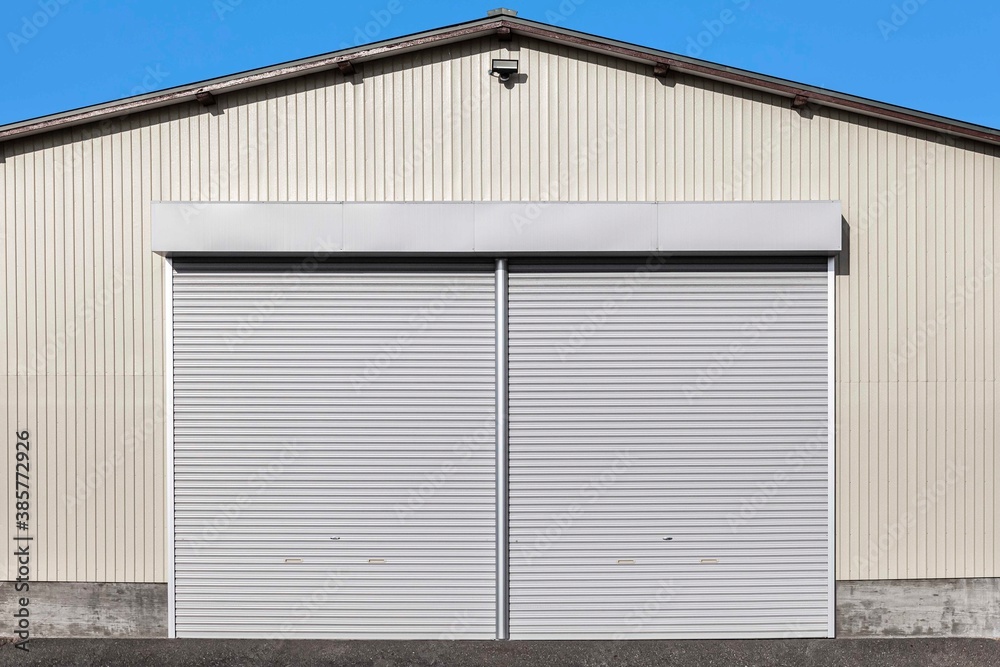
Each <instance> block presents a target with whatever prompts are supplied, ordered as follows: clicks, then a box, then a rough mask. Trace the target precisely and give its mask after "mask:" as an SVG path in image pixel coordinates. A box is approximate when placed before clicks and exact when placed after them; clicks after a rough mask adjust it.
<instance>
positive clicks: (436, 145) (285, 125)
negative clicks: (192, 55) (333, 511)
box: [0, 38, 1000, 581]
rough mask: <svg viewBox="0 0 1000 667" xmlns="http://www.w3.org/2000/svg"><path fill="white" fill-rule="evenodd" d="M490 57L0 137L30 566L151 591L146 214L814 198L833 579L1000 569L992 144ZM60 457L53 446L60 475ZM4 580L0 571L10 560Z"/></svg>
mask: <svg viewBox="0 0 1000 667" xmlns="http://www.w3.org/2000/svg"><path fill="white" fill-rule="evenodd" d="M510 47H511V48H516V49H517V51H516V52H515V51H508V48H507V47H505V46H503V45H501V44H500V43H499V42H497V41H496V40H492V39H486V40H477V41H472V42H466V43H463V44H455V45H451V46H448V47H444V48H438V49H431V50H427V51H423V52H416V53H412V54H409V55H406V56H403V57H398V58H391V59H386V60H383V61H378V62H373V63H365V64H364V65H363V66H362V73H361V75H359V76H358V77H357V78H356V80H355V81H352V82H344V81H343V80H342V79H341V78H340V75H339V74H332V75H329V76H326V75H318V76H310V77H306V78H303V79H299V80H295V81H288V82H285V83H280V84H275V85H269V86H264V87H261V88H255V89H248V90H245V91H241V92H239V93H236V94H232V95H223V96H220V97H219V104H218V107H217V108H216V109H215V111H216V112H221V113H218V114H216V113H211V112H209V111H208V110H206V109H204V108H202V107H201V106H199V105H196V104H191V105H189V106H178V107H173V108H170V109H164V110H158V111H153V112H149V113H142V114H137V115H133V116H130V117H128V118H126V119H124V120H120V121H115V122H113V123H110V124H108V125H101V124H95V125H90V126H81V127H78V128H74V129H72V130H71V131H60V132H53V133H50V134H45V135H39V136H35V137H29V138H26V139H21V140H14V141H8V142H4V143H3V144H0V150H3V151H4V155H5V156H6V160H5V162H2V163H0V184H2V185H0V187H2V188H3V192H2V194H0V215H3V220H4V237H3V245H4V249H3V256H4V257H5V258H6V261H5V262H4V266H3V268H2V269H0V274H2V275H3V276H4V280H5V287H4V295H5V298H6V300H5V312H4V316H3V317H4V319H5V320H6V328H5V329H3V330H2V335H3V340H2V342H0V355H3V359H2V360H0V368H5V371H6V376H7V382H8V396H9V398H8V418H7V419H8V432H10V430H11V429H12V428H28V429H31V430H33V431H35V432H37V433H39V434H42V433H43V432H44V433H46V435H45V439H43V440H39V453H38V458H37V459H36V463H37V471H38V473H37V475H38V477H37V478H36V481H38V483H39V490H41V489H42V486H41V484H42V480H44V485H45V486H44V488H45V492H44V494H42V496H41V497H40V498H39V499H38V504H37V505H36V507H35V510H36V512H37V515H36V519H37V526H39V527H44V528H43V529H42V530H41V531H40V532H39V535H38V541H37V542H36V547H37V549H38V555H39V556H38V557H39V560H38V561H37V562H36V563H35V565H36V567H37V570H36V575H37V576H38V577H39V578H41V579H48V580H64V581H132V580H134V581H163V580H164V578H165V576H166V573H165V568H164V564H165V560H164V559H165V555H166V549H165V546H164V544H165V542H164V540H165V535H166V532H165V512H164V495H163V494H164V486H163V480H164V468H163V464H164V450H163V438H164V423H163V391H164V390H163V386H164V384H163V383H164V380H163V359H164V357H163V355H164V347H163V336H162V333H163V327H162V317H163V298H162V294H163V286H162V282H161V281H162V275H163V272H162V268H163V267H162V264H161V262H162V260H161V259H160V258H159V257H156V256H154V255H153V254H152V253H151V252H150V250H149V224H150V211H149V202H150V201H153V200H169V201H189V200H195V201H209V200H214V201H253V200H261V201H290V200H322V201H340V200H351V201H412V200H420V201H431V200H434V201H444V200H525V199H534V200H550V199H551V200H562V201H583V200H612V201H654V200H661V201H682V200H718V201H728V200H792V199H812V198H818V199H840V200H843V202H844V217H845V220H846V222H847V225H848V249H847V251H846V252H845V253H844V254H843V256H842V258H841V263H840V269H839V271H840V274H839V275H838V278H837V297H838V304H837V306H838V308H837V313H838V317H837V332H838V336H837V387H838V399H839V400H838V402H837V405H838V416H837V418H838V426H839V428H838V430H837V432H838V433H839V436H838V437H839V438H840V442H839V445H840V446H839V447H838V448H837V452H838V454H837V457H838V461H837V463H838V471H839V475H838V477H837V480H838V481H837V485H838V488H837V492H838V493H837V512H838V517H837V518H838V522H837V525H838V527H839V530H838V559H837V568H838V571H837V575H838V577H839V578H841V579H862V578H917V577H990V576H1000V520H997V519H998V517H1000V486H998V485H997V484H996V479H997V478H1000V456H998V455H997V451H996V450H997V442H998V440H1000V438H998V437H997V431H996V412H997V411H996V406H997V400H998V399H997V396H998V394H997V377H998V373H1000V355H998V354H997V349H998V347H1000V309H997V308H995V307H994V304H995V303H996V297H997V293H998V292H997V287H998V285H997V281H998V279H1000V278H998V272H997V271H996V261H997V258H998V257H1000V236H998V234H997V233H996V231H995V223H996V220H997V218H998V215H1000V214H998V210H997V200H998V198H1000V169H998V164H1000V150H998V149H997V148H995V147H988V146H984V145H981V144H976V143H974V142H968V141H955V140H952V139H951V138H947V137H942V136H938V135H935V134H933V133H930V132H925V131H921V130H915V129H912V128H904V127H901V126H898V125H894V124H891V123H885V122H877V121H874V120H871V119H866V118H861V117H858V116H856V115H853V114H850V113H847V112H842V111H838V110H833V109H823V108H819V109H816V110H815V114H814V115H813V117H812V118H804V117H803V116H801V115H799V113H798V112H796V111H795V110H793V109H790V108H788V101H787V100H784V99H779V98H775V97H772V96H769V95H766V94H764V93H760V92H755V91H749V90H743V89H739V88H734V87H732V86H727V85H723V84H720V83H715V82H710V81H704V80H698V79H694V78H692V77H688V76H682V75H678V76H676V77H674V78H672V79H670V80H668V81H661V80H659V79H656V78H655V77H653V76H651V73H650V71H649V69H648V68H646V67H644V66H637V65H635V64H632V63H628V62H623V61H616V60H613V59H610V58H607V57H603V56H597V55H595V54H591V53H584V52H580V51H577V50H575V49H571V48H567V47H559V46H555V45H551V44H543V43H539V42H536V41H534V40H528V39H523V38H517V39H516V40H515V41H514V42H512V43H511V44H510ZM508 54H514V55H515V57H517V58H519V59H520V60H521V69H522V71H523V73H524V74H525V75H526V77H527V78H526V80H525V81H524V82H523V83H520V84H517V85H515V86H514V87H513V88H511V89H507V88H506V87H504V86H502V85H500V84H499V83H498V82H497V81H496V80H495V79H493V78H490V77H488V76H486V75H485V74H484V72H485V71H486V69H487V68H488V67H489V65H490V58H492V57H505V56H506V55H508ZM543 212H544V207H542V208H537V207H533V206H528V205H526V207H525V216H524V217H525V219H526V220H528V221H530V220H531V219H532V216H535V215H539V214H543ZM192 214H193V215H197V207H196V206H195V207H192ZM57 230H61V231H60V234H61V236H60V235H57V233H56V231H57ZM56 267H65V271H64V273H60V274H57V273H56V270H57V268H56ZM59 270H61V269H59ZM967 293H968V295H966V294H967ZM126 302H128V303H130V304H131V319H127V318H126V309H125V306H126ZM128 383H130V387H131V388H130V389H128V390H126V384H128ZM71 397H76V398H75V402H74V400H71ZM56 443H58V451H59V452H60V453H63V452H73V454H74V456H72V457H70V456H62V455H60V456H59V457H55V456H54V454H55V451H56ZM46 447H49V448H50V449H48V450H47V449H46ZM71 460H72V461H73V462H74V465H75V468H74V467H71V466H70V461H71ZM8 466H9V462H7V461H4V462H3V463H0V470H7V473H8V474H7V476H6V477H3V479H4V480H6V479H8V478H9V476H10V475H9V473H10V470H9V467H8ZM125 480H129V481H130V482H131V484H134V489H135V491H134V499H135V504H134V505H128V504H127V503H126V492H127V489H126V488H124V482H125ZM3 484H6V482H5V481H3V480H0V491H2V489H3V488H4V487H3V486H2V485H3ZM129 488H131V487H129ZM119 490H120V492H119ZM9 497H10V494H9V493H6V494H4V495H3V498H2V500H0V507H6V503H8V502H9V501H8V498H9ZM67 499H75V500H74V501H73V502H74V505H72V506H70V505H68V504H67V503H66V502H64V501H66V500H67ZM126 506H128V507H130V508H134V511H133V509H130V510H129V511H130V512H133V513H132V514H129V515H126V514H125V511H126V510H125V508H126ZM71 507H72V509H71ZM62 508H67V509H66V510H64V509H62ZM11 519H12V515H11V513H10V512H3V513H2V516H0V526H2V528H0V531H2V532H3V534H5V535H7V536H8V538H9V536H10V535H11V534H12V530H13V528H12V523H11ZM0 571H3V572H7V575H6V576H7V578H11V572H12V570H11V569H10V559H9V555H8V554H7V553H6V552H5V551H0Z"/></svg>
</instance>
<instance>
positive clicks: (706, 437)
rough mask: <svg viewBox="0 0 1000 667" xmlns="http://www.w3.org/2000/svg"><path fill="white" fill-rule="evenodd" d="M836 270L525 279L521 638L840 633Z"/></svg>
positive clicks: (515, 304) (514, 301)
mask: <svg viewBox="0 0 1000 667" xmlns="http://www.w3.org/2000/svg"><path fill="white" fill-rule="evenodd" d="M515 269H516V266H515ZM825 269H826V267H825V265H820V266H817V267H815V268H814V269H813V270H811V271H810V270H807V269H803V268H801V267H800V268H798V269H789V270H782V269H781V268H777V267H758V269H756V270H750V271H735V272H734V271H732V269H722V268H715V269H711V270H709V269H707V268H706V267H701V268H700V269H699V270H695V271H692V270H690V269H684V268H683V267H663V266H658V265H657V266H655V267H654V268H653V269H652V271H653V272H652V273H651V272H650V268H649V267H648V266H642V267H638V268H633V269H631V270H627V269H624V270H620V271H619V270H616V271H600V272H594V271H587V270H586V269H585V268H581V269H572V270H567V269H564V270H555V271H553V270H546V269H537V270H531V269H525V270H524V272H518V271H516V270H514V271H513V272H512V273H511V280H510V585H511V589H510V636H511V638H512V639H600V638H607V639H611V638H684V639H691V638H702V637H704V638H726V637H742V638H747V637H757V638H768V637H825V636H827V634H828V632H831V631H832V628H833V624H832V618H830V616H829V614H830V613H831V610H832V607H831V606H830V604H829V603H830V594H831V591H830V585H829V582H830V565H831V563H830V556H831V554H830V542H829V526H828V514H829V510H828V503H829V493H830V486H829V482H830V480H829V474H828V467H829V459H828V456H829V445H828V442H829V432H828V427H829V421H828V415H829V396H828V380H829V366H828V363H827V349H828V341H829V329H828V327H827V317H828V315H827V309H828V303H829V299H828V277H827V274H826V271H825Z"/></svg>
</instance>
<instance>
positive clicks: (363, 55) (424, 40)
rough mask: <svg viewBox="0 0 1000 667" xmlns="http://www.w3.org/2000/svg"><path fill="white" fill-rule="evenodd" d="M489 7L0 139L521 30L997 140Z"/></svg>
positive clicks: (29, 125)
mask: <svg viewBox="0 0 1000 667" xmlns="http://www.w3.org/2000/svg"><path fill="white" fill-rule="evenodd" d="M490 14H491V15H490V16H487V17H486V18H483V19H476V20H474V21H467V22H465V23H458V24H455V25H451V26H446V27H443V28H437V29H435V30H428V31H425V32H420V33H415V34H412V35H406V36H404V37H398V38H396V39H388V40H384V41H381V42H375V43H373V44H366V45H364V46H359V47H355V48H350V49H343V50H340V51H333V52H331V53H326V54H323V55H319V56H313V57H311V58H303V59H301V60H294V61H291V62H287V63H282V64H279V65H273V66H270V67H263V68H259V69H255V70H249V71H246V72H241V73H239V74H233V75H230V76H224V77H219V78H215V79H209V80H206V81H201V82H197V83H193V84H188V85H184V86H177V87H174V88H168V89H166V90H160V91H156V92H153V93H147V94H144V95H137V96H135V97H129V98H125V99H121V100H116V101H113V102H106V103H103V104H95V105H92V106H88V107H83V108H80V109H74V110H71V111H65V112H61V113H56V114H51V115H48V116H42V117H40V118H33V119H30V120H25V121H20V122H17V123H11V124H9V125H2V126H0V142H2V141H4V140H7V139H13V138H16V137H23V136H28V135H32V134H38V133H40V132H45V131H48V130H55V129H61V128H65V127H70V126H73V125H80V124H83V123H88V122H93V121H97V120H101V119H104V118H112V117H116V116H122V115H126V114H131V113H135V112H138V111H145V110H149V109H156V108H159V107H164V106H168V105H171V104H178V103H183V102H192V101H194V100H196V99H197V96H199V95H201V96H204V94H205V93H211V94H213V95H214V94H224V93H228V92H232V91H236V90H240V89H242V88H248V87H251V86H256V85H261V84H266V83H272V82H275V81H282V80H284V79H289V78H293V77H297V76H303V75H306V74H312V73H315V72H322V71H326V70H331V69H341V70H343V69H344V68H347V69H348V71H349V69H350V66H351V65H354V64H357V63H364V62H366V61H370V60H375V59H378V58H384V57H387V56H392V55H397V54H402V53H407V52H410V51H415V50H420V49H426V48H431V47H434V46H442V45H445V44H450V43H454V42H459V41H464V40H468V39H474V38H478V37H485V36H488V35H490V34H501V35H509V34H514V35H525V36H529V37H533V38H536V39H539V40H542V41H547V42H554V43H559V44H567V45H571V46H574V47H576V48H579V49H582V50H585V51H591V52H595V53H602V54H605V55H610V56H614V57H617V58H622V59H625V60H631V61H634V62H638V63H644V64H647V65H650V66H651V67H657V66H660V67H661V68H662V67H663V66H666V67H667V68H669V70H672V71H676V72H682V73H686V74H692V75H695V76H700V77H704V78H707V79H712V80H715V81H721V82H725V83H730V84H734V85H738V86H741V87H744V88H750V89H754V90H760V91H764V92H768V93H771V94H774V95H778V96H781V97H786V98H789V100H796V103H798V104H804V103H807V102H808V103H811V104H818V105H821V106H828V107H832V108H836V109H843V110H846V111H852V112H855V113H858V114H862V115H865V116H870V117H873V118H880V119H884V120H889V121H894V122H897V123H901V124H904V125H910V126H913V127H918V128H923V129H926V130H930V131H934V132H940V133H942V134H945V135H951V136H957V137H965V138H970V139H976V140H979V141H983V142H986V143H990V144H994V145H1000V130H997V129H993V128H989V127H985V126H982V125H976V124H973V123H966V122H963V121H959V120H954V119H950V118H946V117H944V116H937V115H934V114H929V113H924V112H922V111H915V110H912V109H907V108H905V107H900V106H896V105H893V104H886V103H883V102H877V101H874V100H869V99H866V98H863V97H857V96H855V95H848V94H846V93H838V92H835V91H831V90H826V89H823V88H817V87H814V86H808V85H804V84H801V83H795V82H793V81H788V80H786V79H779V78H777V77H772V76H767V75H764V74H757V73H754V72H749V71H747V70H742V69H737V68H734V67H726V66H724V65H718V64H715V63H711V62H708V61H705V60H698V59H696V58H689V57H687V56H682V55H678V54H675V53H669V52H666V51H660V50H657V49H651V48H647V47H643V46H637V45H635V44H629V43H627V42H621V41H618V40H614V39H607V38H604V37H597V36H595V35H590V34H587V33H583V32H579V31H575V30H567V29H565V28H559V27H556V26H553V25H549V24H546V23H539V22H537V21H531V20H528V19H524V18H520V17H517V16H514V15H512V13H510V12H509V11H507V10H504V11H503V12H502V13H499V12H491V13H490ZM661 71H662V70H661Z"/></svg>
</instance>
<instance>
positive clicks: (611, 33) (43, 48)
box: [0, 0, 1000, 128]
mask: <svg viewBox="0 0 1000 667" xmlns="http://www.w3.org/2000/svg"><path fill="white" fill-rule="evenodd" d="M503 3H506V4H507V6H510V7H511V8H513V9H516V10H518V12H519V14H520V15H521V16H523V17H526V18H529V19H536V20H540V21H545V22H548V23H554V24H557V25H560V26H563V27H567V28H572V29H575V30H581V31H584V32H590V33H594V34H598V35H602V36H606V37H613V38H616V39H621V40H624V41H629V42H634V43H637V44H642V45H644V46H651V47H654V48H659V49H664V50H667V51H673V52H675V53H681V54H687V55H696V56H697V57H700V58H704V59H705V60H711V61H713V62H718V63H723V64H726V65H731V66H734V67H741V68H744V69H748V70H752V71H756V72H761V73H766V74H771V75H774V76H779V77H783V78H787V79H792V80H794V81H800V82H803V83H808V84H812V85H817V86H821V87H825V88H830V89H833V90H839V91H842V92H848V93H853V94H855V95H861V96H863V97H870V98H873V99H877V100H881V101H885V102H891V103H893V104H899V105H902V106H906V107H911V108H914V109H919V110H922V111H928V112H931V113H937V114H941V115H943V116H949V117H952V118H957V119H960V120H965V121H969V122H973V123H979V124H981V125H987V126H990V127H994V128H1000V86H998V85H997V80H998V77H1000V44H998V42H1000V3H997V2H988V1H986V0H962V1H960V2H954V1H952V2H946V1H945V0H839V1H838V2H832V1H827V2H805V1H803V0H770V1H768V0H707V1H706V0H672V1H671V0H667V1H663V0H661V1H659V2H655V1H653V0H615V1H610V0H487V1H486V2H478V1H472V2H454V3H449V2H437V1H426V2H420V1H417V0H367V1H365V0H359V1H355V2H351V3H343V2H329V1H328V2H320V1H318V0H316V1H314V0H309V1H295V0H285V1H283V2H277V1H272V0H172V1H171V2H164V1H156V0H147V1H146V2H140V1H132V2H126V1H124V0H4V1H3V3H2V7H0V31H2V35H3V43H2V44H0V91H3V95H2V97H0V124H4V123H10V122H15V121H18V120H23V119H26V118H33V117H36V116H40V115H45V114H49V113H55V112H58V111H64V110H67V109H72V108H76V107H80V106H85V105H88V104H94V103H98V102H105V101H108V100H113V99H118V98H121V97H127V96H129V95H132V94H137V93H141V92H147V91H152V90H157V89H161V88H169V87H172V86H177V85H182V84H185V83H191V82H194V81H199V80H202V79H207V78H211V77H215V76H220V75H225V74H231V73H235V72H239V71H242V70H246V69H252V68H254V67H260V66H265V65H272V64H276V63H279V62H283V61H286V60H293V59H295V58H300V57H304V56H310V55H316V54H319V53H325V52H328V51H333V50H337V49H339V48H343V47H345V46H350V45H354V44H355V43H360V42H364V41H377V40H380V39H386V38H390V37H396V36H399V35H405V34H408V33H412V32H418V31H420V30H426V29H429V28H435V27H439V26H442V25H447V24H452V23H457V22H461V21H466V20H469V19H474V18H479V17H481V16H485V15H486V10H487V9H491V8H493V7H496V6H502V4H503Z"/></svg>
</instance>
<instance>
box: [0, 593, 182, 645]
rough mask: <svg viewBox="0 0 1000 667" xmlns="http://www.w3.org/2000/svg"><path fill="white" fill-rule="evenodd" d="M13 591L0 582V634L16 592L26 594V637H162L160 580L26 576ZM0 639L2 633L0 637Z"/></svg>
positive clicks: (7, 627)
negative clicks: (23, 588) (26, 584)
mask: <svg viewBox="0 0 1000 667" xmlns="http://www.w3.org/2000/svg"><path fill="white" fill-rule="evenodd" d="M30 586H31V588H30V589H29V591H28V592H27V593H17V592H16V591H15V590H14V584H13V583H12V582H9V581H5V582H2V583H0V619H3V620H2V621H0V638H4V637H11V636H12V635H13V633H14V623H12V622H11V621H12V620H13V614H14V612H15V610H16V608H17V605H18V598H21V597H27V598H28V599H29V601H30V603H29V605H28V610H29V613H30V616H29V618H30V619H31V626H30V630H31V637H32V638H36V637H166V636H167V585H166V584H91V583H45V582H34V581H33V582H31V584H30ZM0 641H2V639H0Z"/></svg>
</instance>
